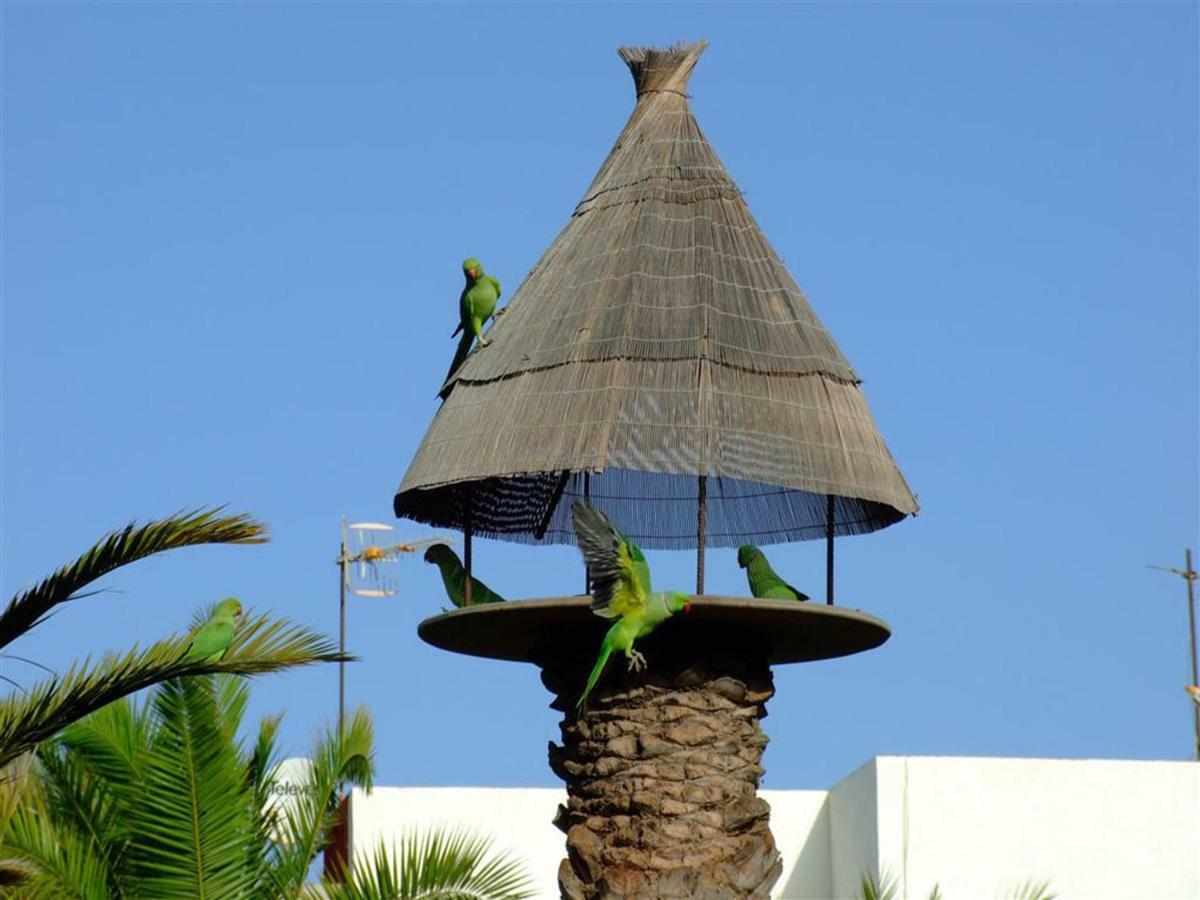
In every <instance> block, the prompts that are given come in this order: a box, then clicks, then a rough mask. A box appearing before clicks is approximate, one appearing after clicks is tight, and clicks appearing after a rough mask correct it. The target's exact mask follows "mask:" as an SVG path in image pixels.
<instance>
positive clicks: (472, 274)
mask: <svg viewBox="0 0 1200 900" xmlns="http://www.w3.org/2000/svg"><path fill="white" fill-rule="evenodd" d="M477 271H478V269H468V270H467V274H468V275H470V276H471V278H472V279H475V278H478V277H479V276H478V275H476V274H475V273H476V272H477Z"/></svg>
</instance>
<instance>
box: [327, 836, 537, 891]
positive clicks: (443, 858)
mask: <svg viewBox="0 0 1200 900" xmlns="http://www.w3.org/2000/svg"><path fill="white" fill-rule="evenodd" d="M531 884H532V882H531V880H530V878H529V875H528V874H527V873H526V871H525V867H524V865H523V864H522V863H521V862H520V860H517V859H515V858H513V857H512V856H509V855H507V854H498V853H493V852H492V849H491V842H490V841H488V840H487V839H486V838H483V837H479V836H477V835H471V834H469V833H466V832H463V831H447V830H444V829H433V830H430V831H425V832H417V833H410V834H407V835H405V836H403V837H402V838H401V839H400V842H399V844H398V845H396V846H393V848H392V850H391V851H390V852H389V851H388V848H387V846H386V845H384V844H380V845H379V846H378V847H377V848H376V850H375V854H374V856H373V858H371V859H370V860H366V859H359V860H356V861H355V864H354V866H353V869H352V870H351V874H350V877H349V878H348V879H347V880H346V881H345V882H341V883H336V882H330V881H326V882H324V883H323V885H322V887H323V889H324V890H325V892H326V894H327V896H328V898H329V900H434V898H437V900H519V898H523V897H532V896H533V893H532V891H531V890H530V886H531Z"/></svg>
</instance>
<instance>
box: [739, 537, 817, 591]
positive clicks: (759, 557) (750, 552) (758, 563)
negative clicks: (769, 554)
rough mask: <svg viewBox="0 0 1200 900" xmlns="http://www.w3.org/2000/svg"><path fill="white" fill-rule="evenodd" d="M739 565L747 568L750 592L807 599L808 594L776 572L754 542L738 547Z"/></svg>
mask: <svg viewBox="0 0 1200 900" xmlns="http://www.w3.org/2000/svg"><path fill="white" fill-rule="evenodd" d="M738 565H739V566H741V567H742V568H743V569H745V570H746V580H747V581H749V582H750V594H751V596H754V597H763V598H766V599H770V600H807V599H808V594H806V593H804V591H802V590H799V589H798V588H794V587H792V586H791V585H790V584H788V583H787V582H786V581H784V580H783V579H782V578H780V577H779V576H778V575H776V574H775V570H774V569H772V568H771V564H770V563H769V562H767V558H766V557H765V556H763V552H762V551H761V550H759V549H758V548H757V547H755V546H754V545H753V544H744V545H743V546H741V547H738Z"/></svg>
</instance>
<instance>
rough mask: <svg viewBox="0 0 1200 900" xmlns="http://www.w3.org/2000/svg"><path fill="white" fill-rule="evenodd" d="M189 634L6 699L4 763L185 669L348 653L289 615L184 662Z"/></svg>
mask: <svg viewBox="0 0 1200 900" xmlns="http://www.w3.org/2000/svg"><path fill="white" fill-rule="evenodd" d="M186 649H187V640H186V639H182V640H181V639H176V638H173V639H168V640H163V641H158V642H157V643H155V644H153V645H151V646H150V647H148V648H146V649H145V650H140V649H138V648H137V647H136V646H135V647H134V648H133V649H132V650H130V651H128V652H127V653H124V654H119V655H109V656H106V657H104V658H103V659H101V660H100V662H98V663H97V664H96V665H95V667H94V668H93V667H91V666H90V665H89V661H88V660H86V659H85V660H84V661H83V662H81V663H76V664H75V665H73V666H72V667H71V668H70V669H69V670H68V671H67V672H66V674H64V675H62V676H55V677H53V678H50V679H47V680H45V681H43V682H41V683H39V684H37V685H35V686H34V687H33V688H32V689H30V690H29V691H28V692H27V693H25V694H20V695H10V696H9V697H6V698H5V699H4V700H0V765H4V764H6V763H8V762H9V761H11V760H12V759H14V758H16V757H17V756H19V755H20V754H21V753H24V752H26V751H28V750H31V749H33V748H34V747H35V746H37V744H39V743H40V742H41V741H44V740H46V739H48V738H50V737H51V736H53V735H54V734H56V733H57V732H58V731H60V730H61V729H63V728H64V727H65V726H67V725H68V724H70V723H71V722H74V721H76V720H77V719H80V718H82V717H83V716H85V715H87V714H88V713H91V712H94V711H95V710H98V709H100V708H101V707H103V706H105V705H107V704H109V703H112V702H113V701H114V700H117V699H120V698H121V697H124V696H126V695H128V694H132V693H134V692H135V691H140V690H142V689H143V688H146V687H150V686H151V685H154V684H158V683H160V682H163V681H166V680H168V679H170V678H175V677H178V676H181V675H200V674H208V673H216V672H227V673H230V674H237V675H256V674H260V673H264V672H274V671H278V670H280V669H286V668H291V667H294V666H303V665H308V664H310V663H315V662H336V661H337V660H339V659H342V657H341V656H339V655H338V653H337V651H336V647H335V645H334V644H333V643H332V642H331V641H330V640H329V639H327V638H325V637H322V636H321V635H318V634H316V633H315V632H313V631H310V630H309V629H307V628H304V627H302V626H300V625H296V624H293V623H291V622H289V621H287V620H286V619H277V620H270V619H268V618H267V617H266V616H260V617H258V618H256V619H253V620H251V621H249V622H245V623H243V625H242V627H241V628H239V630H238V634H237V635H236V636H235V637H234V640H233V643H232V644H231V645H230V647H229V649H228V650H227V651H226V653H225V656H224V657H223V658H222V659H221V660H220V661H219V662H203V661H198V660H197V661H192V662H183V656H184V653H185V651H186Z"/></svg>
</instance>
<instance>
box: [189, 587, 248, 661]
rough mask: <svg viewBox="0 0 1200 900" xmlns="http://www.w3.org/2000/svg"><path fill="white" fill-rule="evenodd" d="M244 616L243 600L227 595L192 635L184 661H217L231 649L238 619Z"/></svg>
mask: <svg viewBox="0 0 1200 900" xmlns="http://www.w3.org/2000/svg"><path fill="white" fill-rule="evenodd" d="M241 617H242V601H241V600H239V599H238V598H237V597H226V598H225V599H224V600H222V601H221V602H220V603H218V604H217V608H216V609H214V610H213V614H212V615H211V616H209V618H208V621H207V622H205V623H204V624H203V625H201V626H200V628H199V629H198V630H197V631H196V633H195V634H194V635H192V642H191V643H190V644H188V648H187V652H186V653H185V654H184V655H183V661H184V662H217V661H218V660H220V659H221V657H222V656H224V655H225V651H226V650H228V649H229V644H230V643H231V642H232V641H233V632H234V629H235V628H237V621H238V619H240V618H241Z"/></svg>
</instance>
